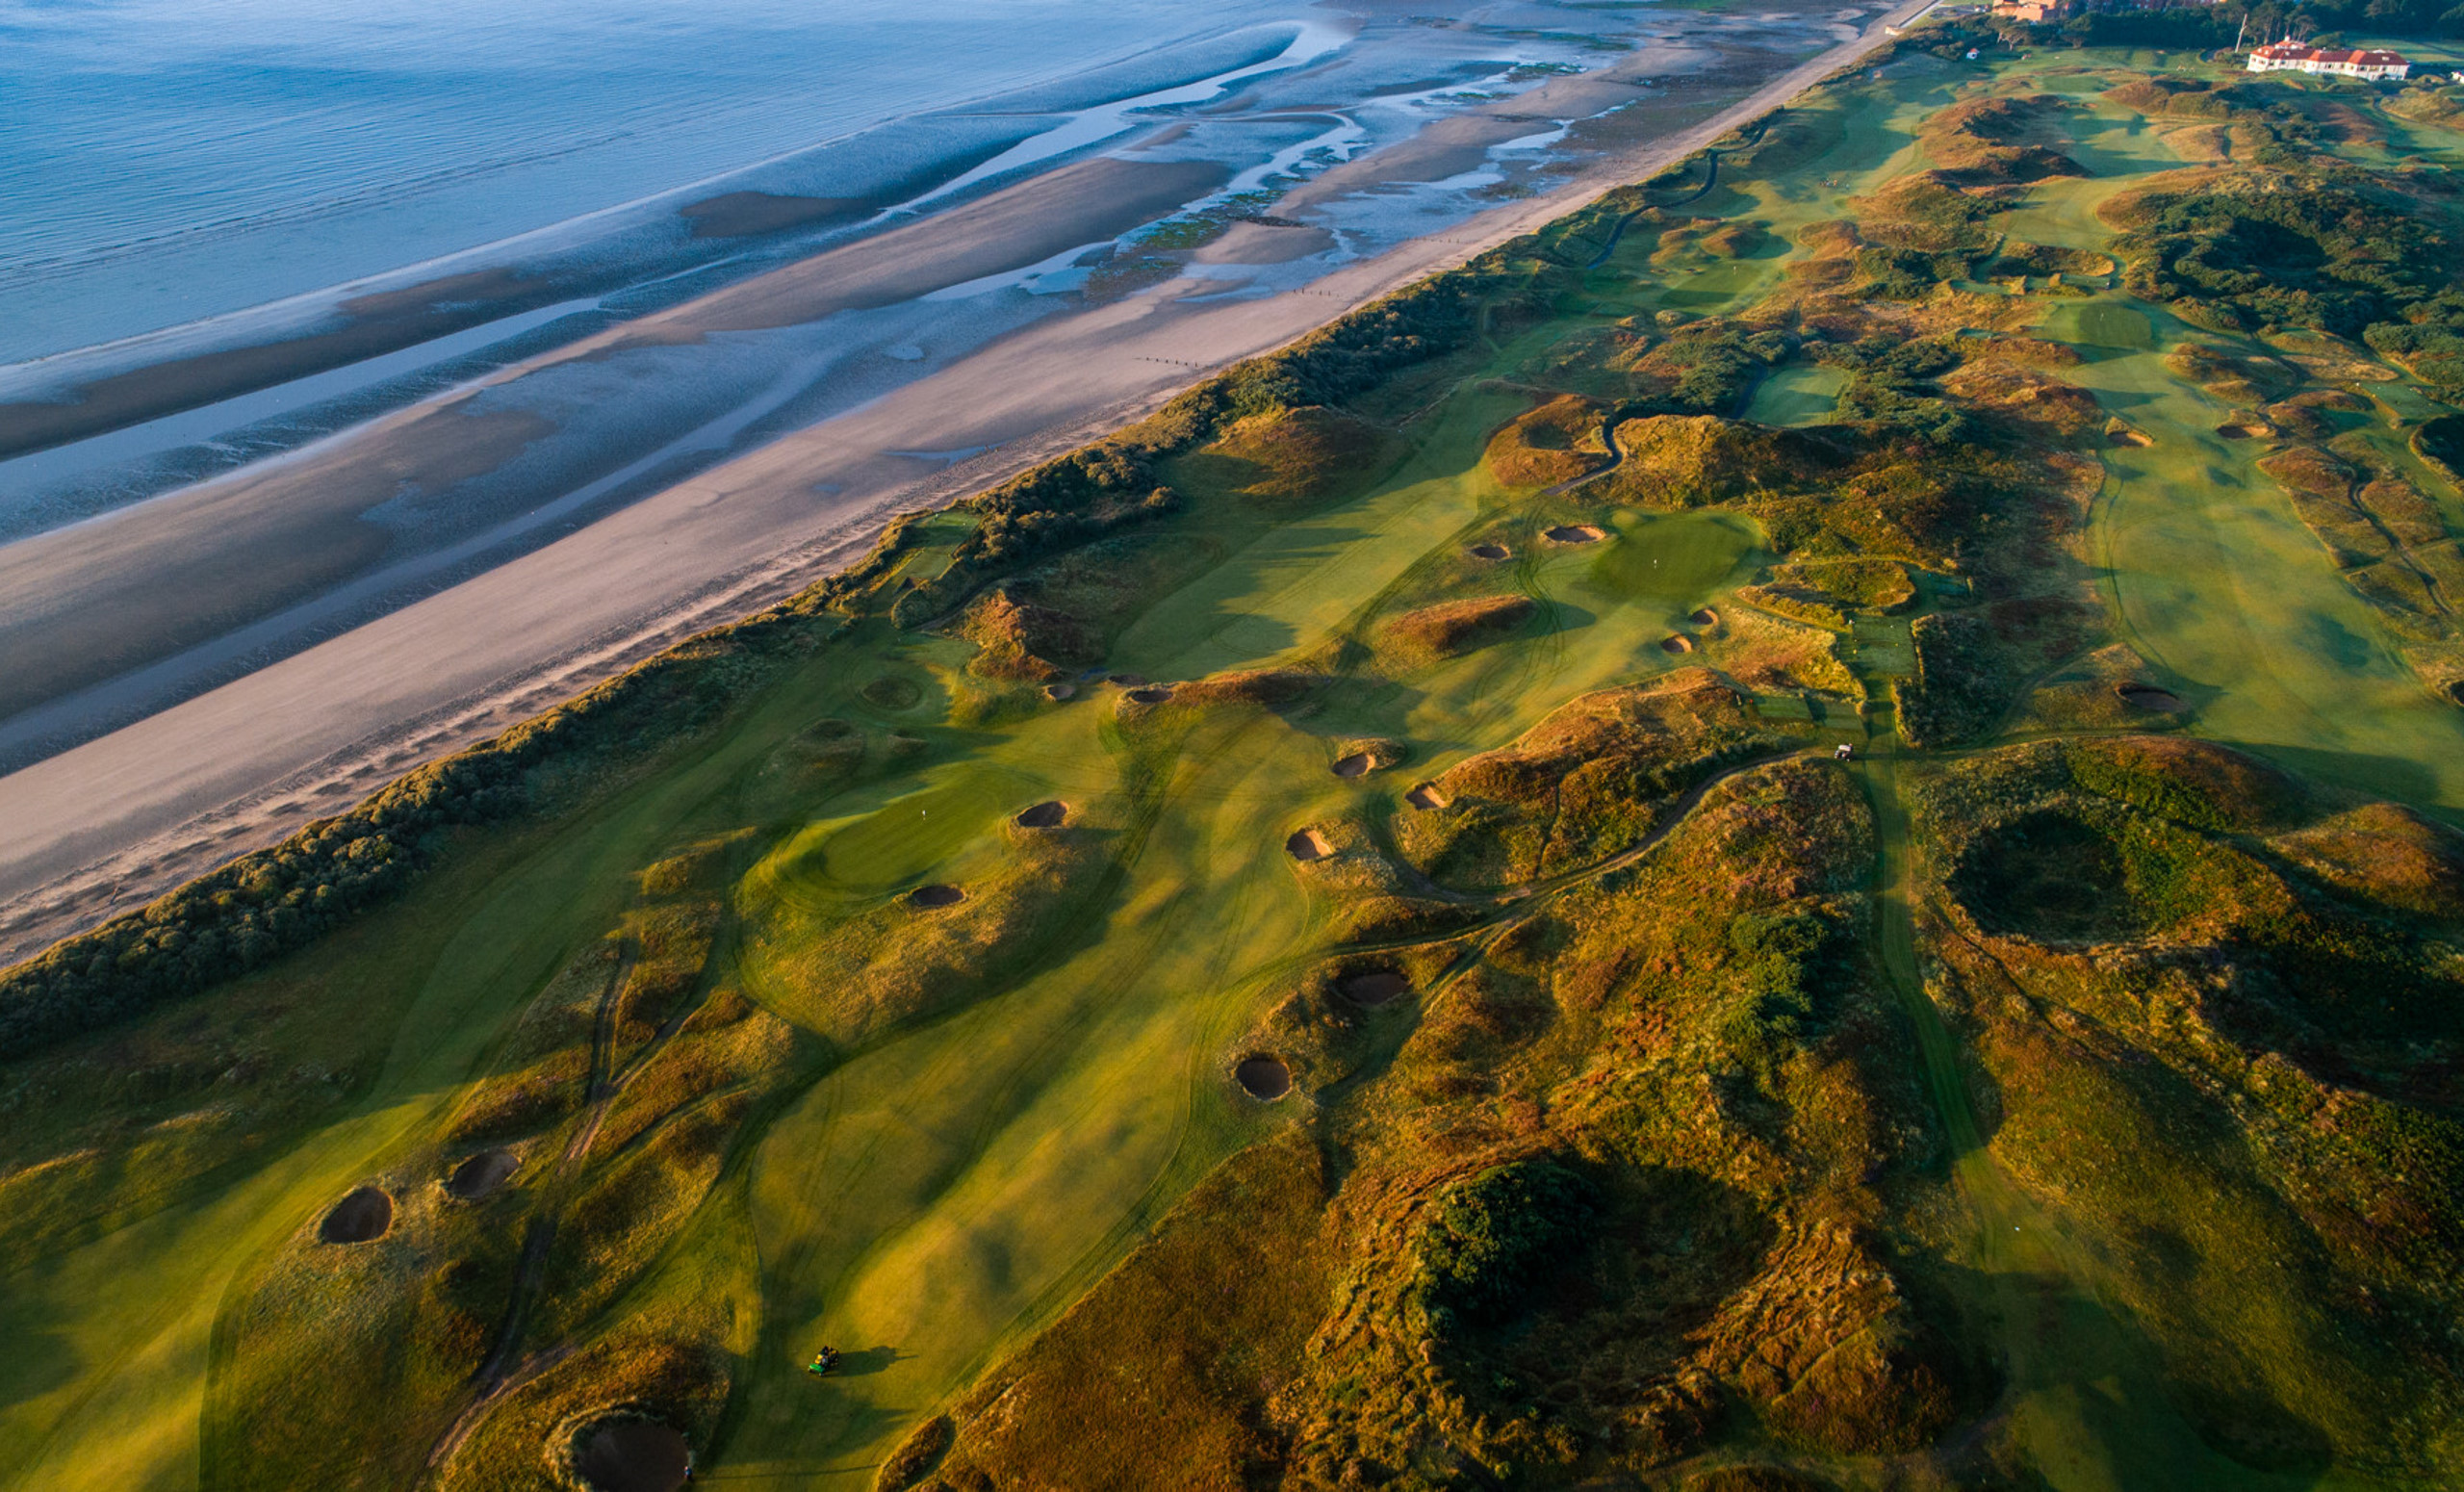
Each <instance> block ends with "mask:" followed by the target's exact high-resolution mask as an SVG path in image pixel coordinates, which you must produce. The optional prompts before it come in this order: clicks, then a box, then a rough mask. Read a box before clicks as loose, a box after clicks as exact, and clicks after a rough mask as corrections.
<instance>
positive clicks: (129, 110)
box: [0, 0, 1306, 382]
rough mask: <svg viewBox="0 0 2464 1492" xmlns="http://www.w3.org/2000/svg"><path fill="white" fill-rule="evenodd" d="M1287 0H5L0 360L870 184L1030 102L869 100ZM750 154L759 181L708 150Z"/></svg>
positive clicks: (1203, 28)
mask: <svg viewBox="0 0 2464 1492" xmlns="http://www.w3.org/2000/svg"><path fill="white" fill-rule="evenodd" d="M1305 15H1306V11H1305V9H1304V8H1302V7H1299V6H1296V5H1293V4H1291V3H1289V0H1281V3H1270V0H1205V3H1203V4H1200V3H1193V0H1032V3H1026V0H818V3H815V0H425V3H424V4H421V5H418V6H371V5H367V4H364V3H355V0H354V3H346V0H0V202H5V203H6V204H7V210H6V212H5V213H0V307H5V309H6V312H7V314H6V315H5V316H0V367H6V365H12V364H14V365H23V364H26V363H28V362H30V361H32V360H35V359H48V358H51V357H53V356H54V355H56V354H61V353H65V352H74V351H76V350H78V349H83V348H92V347H97V346H99V345H105V344H112V343H116V342H121V341H124V340H125V339H132V338H146V337H147V336H148V334H158V335H157V336H156V337H154V338H153V339H152V340H154V341H157V342H162V341H163V340H164V339H162V338H161V337H160V336H159V334H161V333H163V332H164V331H166V330H167V329H169V328H194V327H196V326H198V324H199V323H205V324H206V325H207V326H212V325H214V324H215V322H216V319H230V318H233V317H234V316H235V315H238V314H246V313H252V312H254V313H257V314H259V315H263V314H265V313H263V312H259V311H258V308H264V307H269V306H279V305H282V304H283V303H285V302H288V301H291V300H293V299H294V298H295V297H302V296H315V295H316V294H317V293H318V292H320V291H323V290H326V289H328V288H330V287H336V286H342V285H349V284H353V283H354V282H362V281H366V280H367V279H369V277H371V276H395V277H397V278H398V277H401V275H402V273H403V271H409V270H420V269H425V268H434V269H437V270H451V269H454V268H459V267H460V266H458V265H457V264H456V263H454V256H456V255H464V256H467V255H468V254H469V253H470V251H472V250H475V249H479V248H481V247H482V246H483V245H489V244H499V243H501V242H502V241H505V240H508V239H516V238H519V237H521V236H524V235H540V234H542V233H543V232H544V233H547V234H550V235H556V234H559V233H561V234H562V235H563V237H564V240H565V241H566V242H568V243H586V242H587V240H588V238H589V237H590V233H591V232H592V231H593V228H594V226H596V227H597V228H598V229H601V230H603V231H606V232H609V233H613V232H614V231H616V230H617V229H619V228H621V227H622V226H624V221H625V219H624V209H625V208H626V206H627V205H628V204H632V203H637V202H640V201H642V200H643V199H645V198H651V197H655V196H658V195H660V194H663V193H679V192H682V191H688V190H690V189H692V188H694V187H695V185H696V184H697V183H705V182H707V183H711V184H712V186H711V190H713V191H723V190H733V189H735V188H737V187H739V186H743V185H753V186H759V187H763V188H767V189H769V190H795V191H804V192H817V193H834V192H837V193H862V192H865V191H869V190H873V189H875V188H877V187H878V186H880V185H881V183H882V181H883V179H884V178H885V174H887V175H888V176H889V177H890V178H892V179H894V178H895V177H896V175H897V174H898V173H900V172H902V171H904V172H910V173H911V172H914V171H919V170H925V169H929V168H930V167H931V166H932V164H933V158H934V157H935V156H936V154H937V153H949V152H971V153H977V154H984V153H996V152H997V151H998V150H999V149H1000V148H1002V147H1003V146H1004V145H1005V144H1007V143H1010V142H1012V140H1013V137H1014V136H1015V135H1017V134H1019V133H1023V131H1024V130H1027V129H1032V128H1033V127H1034V126H1033V125H1026V126H1018V125H1014V124H1005V123H1004V122H1003V121H1002V120H1000V119H998V118H992V117H988V118H984V119H980V120H975V121H972V122H969V121H966V120H963V119H959V120H951V119H943V120H941V121H938V123H937V126H936V127H933V128H916V129H911V130H909V131H906V132H903V133H898V132H893V135H894V137H895V138H892V136H886V135H884V134H883V133H882V130H881V127H882V126H884V125H885V124H886V122H887V121H892V120H899V119H904V118H907V117H908V116H915V115H920V114H927V113H932V112H936V111H939V112H943V113H945V114H946V113H947V112H949V111H959V112H960V113H961V114H962V115H963V113H964V111H965V109H966V107H967V106H969V105H971V104H977V103H982V102H988V101H994V100H1000V101H1001V102H1002V103H1003V104H1004V105H1005V106H1007V108H1016V107H1017V105H1016V104H1015V103H1014V102H1013V101H1012V100H1010V99H1005V98H1003V95H1014V94H1017V93H1019V92H1020V91H1021V90H1025V91H1026V95H1027V99H1028V107H1031V108H1033V109H1036V110H1043V111H1049V110H1053V109H1067V108H1072V107H1077V106H1080V105H1083V104H1088V103H1093V102H1097V101H1100V100H1102V99H1106V98H1113V97H1119V96H1123V95H1126V94H1131V93H1136V92H1140V91H1144V90H1149V89H1153V88H1159V87H1169V86H1171V85H1173V84H1175V83H1180V82H1185V81H1187V80H1190V79H1193V78H1197V77H1203V76H1207V75H1210V74H1212V73H1215V72H1219V71H1220V70H1223V69H1224V68H1226V67H1232V66H1238V65H1241V64H1244V63H1245V62H1249V61H1253V60H1254V59H1256V58H1257V57H1259V56H1263V55H1268V54H1270V53H1272V52H1274V51H1276V50H1279V49H1280V48H1281V47H1282V45H1283V44H1284V43H1285V42H1287V41H1288V40H1289V39H1290V38H1291V37H1292V36H1293V35H1294V34H1295V33H1296V30H1297V27H1296V25H1293V24H1286V25H1284V26H1283V27H1282V28H1281V29H1280V31H1279V32H1269V31H1261V30H1260V29H1259V28H1261V27H1262V26H1266V25H1269V24H1270V23H1272V22H1275V21H1277V20H1286V21H1295V22H1296V21H1299V20H1301V19H1302V18H1303V17H1305ZM868 130H869V131H873V132H874V133H873V136H872V138H869V139H865V140H862V141H857V140H855V139H853V137H858V136H860V135H862V134H864V132H866V131H868ZM834 144H837V145H839V146H842V147H849V148H841V149H838V150H837V151H835V152H834V151H832V149H831V146H832V145H834ZM765 163H767V164H769V165H770V166H771V167H773V170H772V174H773V175H774V176H778V177H780V178H781V182H780V184H777V185H774V184H773V183H772V182H771V181H768V180H759V181H750V182H744V183H738V182H734V181H732V180H730V179H729V178H730V177H731V176H732V175H736V174H742V173H744V172H746V171H747V169H748V168H758V167H761V166H763V165H764V164H765ZM439 261H444V263H443V264H442V265H440V264H439V263H438V262H439ZM307 309H310V310H313V309H315V307H313V306H311V307H308V308H307ZM233 330H237V328H233ZM210 335H211V334H210V333H192V335H191V340H192V342H195V343H197V344H199V345H203V344H204V343H205V342H206V341H207V340H208V339H209V338H210ZM180 349H182V348H180V347H176V346H170V345H165V346H157V347H152V348H150V349H146V350H143V351H139V350H138V349H132V354H133V356H132V360H144V358H146V357H150V356H157V355H162V354H163V353H164V352H166V351H172V350H180ZM75 361H77V362H78V363H79V364H80V371H81V372H83V373H89V374H90V373H92V372H95V371H98V365H97V364H96V362H95V360H93V359H91V358H88V359H78V360H75ZM18 371H19V372H20V373H25V372H30V370H25V369H22V368H20V369H19V370H18ZM13 381H19V382H22V380H13Z"/></svg>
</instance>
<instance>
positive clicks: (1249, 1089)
mask: <svg viewBox="0 0 2464 1492" xmlns="http://www.w3.org/2000/svg"><path fill="white" fill-rule="evenodd" d="M1232 1079H1233V1081H1234V1082H1237V1083H1239V1084H1240V1085H1241V1091H1242V1092H1243V1093H1247V1094H1248V1095H1249V1096H1250V1097H1252V1098H1256V1099H1259V1100H1260V1101H1262V1102H1266V1103H1272V1102H1274V1101H1275V1100H1276V1099H1277V1098H1280V1097H1282V1096H1283V1095H1284V1094H1286V1093H1290V1092H1292V1069H1291V1068H1287V1067H1285V1066H1284V1065H1283V1059H1282V1058H1280V1057H1267V1056H1257V1057H1244V1058H1242V1059H1241V1065H1240V1066H1239V1067H1237V1068H1233V1069H1232Z"/></svg>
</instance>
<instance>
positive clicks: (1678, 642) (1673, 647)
mask: <svg viewBox="0 0 2464 1492" xmlns="http://www.w3.org/2000/svg"><path fill="white" fill-rule="evenodd" d="M1659 645H1660V647H1661V648H1663V649H1665V650H1666V651H1668V652H1670V653H1691V652H1693V651H1694V639H1693V638H1691V637H1688V636H1686V635H1685V634H1684V633H1683V632H1671V633H1669V634H1668V635H1667V636H1665V637H1662V638H1661V639H1660V640H1659Z"/></svg>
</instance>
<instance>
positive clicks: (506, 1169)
mask: <svg viewBox="0 0 2464 1492" xmlns="http://www.w3.org/2000/svg"><path fill="white" fill-rule="evenodd" d="M521 1169H522V1162H520V1161H518V1160H515V1159H514V1158H513V1152H512V1151H511V1150H481V1151H480V1152H479V1153H478V1154H476V1155H474V1156H472V1157H471V1158H470V1159H469V1160H466V1161H464V1162H463V1163H462V1164H461V1165H459V1166H456V1167H454V1168H453V1174H452V1175H451V1176H450V1177H449V1178H448V1179H447V1181H446V1183H445V1190H446V1191H448V1192H449V1193H451V1194H452V1195H453V1196H456V1197H458V1198H460V1199H461V1200H463V1201H466V1202H475V1201H477V1200H478V1199H479V1198H480V1197H482V1196H488V1195H489V1194H490V1193H492V1192H494V1191H495V1190H496V1189H497V1188H499V1187H501V1186H502V1185H504V1184H505V1183H506V1182H507V1181H509V1180H511V1179H512V1178H513V1173H514V1172H515V1171H517V1170H521Z"/></svg>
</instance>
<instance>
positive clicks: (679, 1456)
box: [574, 1420, 688, 1492]
mask: <svg viewBox="0 0 2464 1492" xmlns="http://www.w3.org/2000/svg"><path fill="white" fill-rule="evenodd" d="M687 1460H688V1453H686V1451H685V1449H684V1437H683V1436H682V1435H680V1434H678V1433H677V1432H676V1431H674V1430H672V1429H670V1428H667V1427H666V1426H664V1425H660V1424H656V1423H655V1422H653V1421H650V1420H607V1421H604V1422H603V1423H602V1424H600V1425H599V1426H597V1427H596V1428H592V1429H590V1430H588V1431H586V1432H585V1433H584V1435H583V1436H582V1442H581V1453H580V1454H579V1455H577V1456H575V1457H574V1470H575V1471H577V1472H579V1473H580V1474H581V1479H582V1480H583V1481H584V1482H587V1483H588V1484H589V1485H590V1486H591V1487H592V1488H593V1489H594V1492H676V1489H677V1488H679V1487H681V1486H683V1485H684V1468H685V1465H686V1463H687Z"/></svg>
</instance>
